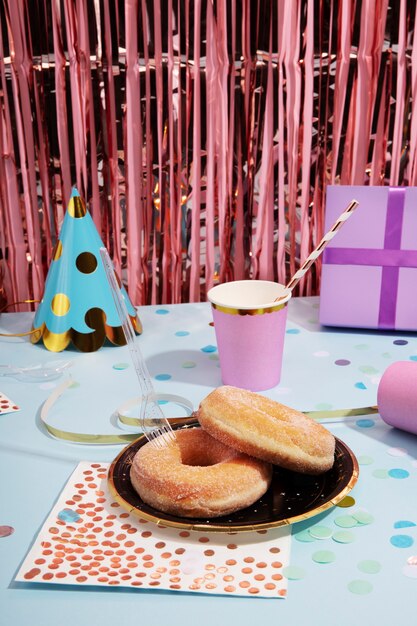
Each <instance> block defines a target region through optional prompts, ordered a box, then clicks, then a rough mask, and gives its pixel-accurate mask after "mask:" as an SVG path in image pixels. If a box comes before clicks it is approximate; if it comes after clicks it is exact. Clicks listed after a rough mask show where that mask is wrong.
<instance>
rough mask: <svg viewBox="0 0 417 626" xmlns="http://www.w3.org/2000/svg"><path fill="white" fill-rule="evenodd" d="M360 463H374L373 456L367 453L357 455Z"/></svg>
mask: <svg viewBox="0 0 417 626" xmlns="http://www.w3.org/2000/svg"><path fill="white" fill-rule="evenodd" d="M357 459H358V463H359V465H372V463H373V462H374V460H373V458H372V457H371V456H367V455H366V454H362V455H361V456H358V457H357Z"/></svg>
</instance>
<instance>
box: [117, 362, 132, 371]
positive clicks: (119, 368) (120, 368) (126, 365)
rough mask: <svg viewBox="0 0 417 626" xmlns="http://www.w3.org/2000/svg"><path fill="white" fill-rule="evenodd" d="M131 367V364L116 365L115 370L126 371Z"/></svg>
mask: <svg viewBox="0 0 417 626" xmlns="http://www.w3.org/2000/svg"><path fill="white" fill-rule="evenodd" d="M128 367H129V363H115V364H114V365H113V369H114V370H125V369H127V368H128Z"/></svg>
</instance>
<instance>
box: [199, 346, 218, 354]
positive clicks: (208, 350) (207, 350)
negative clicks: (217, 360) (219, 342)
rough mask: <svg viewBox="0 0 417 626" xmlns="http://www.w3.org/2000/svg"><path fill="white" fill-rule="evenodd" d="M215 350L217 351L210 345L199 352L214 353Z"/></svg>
mask: <svg viewBox="0 0 417 626" xmlns="http://www.w3.org/2000/svg"><path fill="white" fill-rule="evenodd" d="M216 350H217V347H216V346H211V345H208V346H204V348H201V352H207V353H210V352H216Z"/></svg>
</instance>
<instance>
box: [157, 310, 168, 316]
mask: <svg viewBox="0 0 417 626" xmlns="http://www.w3.org/2000/svg"><path fill="white" fill-rule="evenodd" d="M155 313H156V314H157V315H167V313H169V311H168V309H156V311H155Z"/></svg>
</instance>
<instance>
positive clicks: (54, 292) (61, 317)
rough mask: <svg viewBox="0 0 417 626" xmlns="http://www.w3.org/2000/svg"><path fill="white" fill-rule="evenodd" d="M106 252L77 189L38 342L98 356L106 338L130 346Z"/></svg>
mask: <svg viewBox="0 0 417 626" xmlns="http://www.w3.org/2000/svg"><path fill="white" fill-rule="evenodd" d="M101 247H103V242H102V241H101V239H100V236H99V234H98V232H97V229H96V227H95V224H94V222H93V220H92V218H91V216H90V214H89V212H88V211H87V208H86V206H85V203H84V201H83V199H82V198H81V196H80V194H79V193H78V191H77V189H76V188H75V187H74V188H73V190H72V193H71V198H70V200H69V203H68V208H67V212H66V214H65V217H64V221H63V223H62V228H61V232H60V235H59V239H58V242H57V245H56V247H55V250H54V252H53V257H52V263H51V265H50V268H49V271H48V275H47V277H46V284H45V291H44V295H43V298H42V301H41V303H40V304H39V307H38V309H37V311H36V315H35V319H34V321H33V330H34V331H35V332H34V333H33V334H32V337H31V339H32V343H38V342H39V341H41V340H43V343H44V345H45V347H46V348H47V349H48V350H51V351H52V352H60V351H61V350H65V348H66V347H67V346H68V345H70V344H71V343H72V344H73V345H74V346H75V347H76V348H78V349H79V350H81V351H82V352H93V351H95V350H98V349H99V348H101V346H102V345H103V343H104V342H105V340H106V338H107V339H109V340H110V342H112V343H114V344H116V345H125V343H126V339H125V336H124V332H123V328H122V325H121V321H120V318H119V316H118V313H117V309H116V306H115V304H114V300H113V296H112V292H111V288H110V285H109V283H108V279H107V275H106V271H105V269H104V265H103V262H102V260H101V256H100V248H101ZM119 284H120V285H121V291H122V294H123V297H124V299H125V302H126V306H127V310H128V312H129V315H130V317H131V320H132V324H133V326H134V328H135V330H136V332H137V333H138V334H140V333H141V332H142V325H141V323H140V320H139V317H138V315H137V313H136V310H135V308H134V307H133V305H132V303H131V302H130V299H129V296H128V295H127V292H126V290H125V288H124V287H123V285H122V284H121V281H120V280H119Z"/></svg>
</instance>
